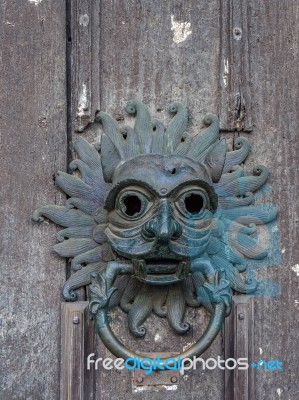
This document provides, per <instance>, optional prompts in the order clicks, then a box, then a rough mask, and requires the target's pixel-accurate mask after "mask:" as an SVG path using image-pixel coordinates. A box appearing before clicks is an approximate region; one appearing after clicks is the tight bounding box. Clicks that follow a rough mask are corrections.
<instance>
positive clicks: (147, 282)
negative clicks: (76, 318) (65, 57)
mask: <svg viewBox="0 0 299 400" xmlns="http://www.w3.org/2000/svg"><path fill="white" fill-rule="evenodd" d="M125 110H126V111H127V112H128V113H129V114H131V115H133V116H135V117H136V121H135V126H134V129H133V128H131V127H129V126H124V127H122V128H120V127H119V126H118V124H117V122H116V121H115V120H114V119H113V118H112V117H111V116H109V115H108V114H106V113H103V112H99V113H98V114H97V115H96V120H97V121H100V122H101V123H102V126H103V132H104V133H103V134H102V137H101V143H99V144H96V145H95V146H93V145H91V144H89V143H88V142H87V141H86V140H84V139H83V138H81V137H79V138H78V139H77V141H76V142H75V145H74V147H75V150H76V152H77V154H78V156H79V159H78V160H74V161H72V162H71V164H70V167H71V169H72V170H79V172H80V174H81V178H78V177H75V176H72V175H69V174H67V173H64V172H59V173H58V176H57V178H56V183H57V185H58V187H60V188H61V189H62V190H63V191H64V192H65V193H66V194H67V195H68V196H70V198H69V199H68V200H67V201H66V205H65V206H55V205H53V206H44V207H41V208H39V209H37V210H36V211H35V212H34V215H33V219H34V220H35V221H42V220H43V218H44V217H46V218H48V219H50V220H51V221H53V222H54V223H56V224H58V225H60V226H62V227H64V228H65V229H63V230H61V231H60V232H59V233H58V235H57V237H58V240H59V241H60V243H59V244H56V245H55V246H54V249H55V251H56V252H57V253H58V254H59V255H60V256H62V257H71V258H72V261H71V265H72V269H73V270H74V271H75V272H74V273H73V275H72V276H71V277H70V278H69V279H68V281H67V282H66V284H65V286H64V289H63V296H64V298H65V299H66V300H70V301H74V300H76V293H75V291H74V290H75V289H77V288H79V287H82V286H89V301H90V312H91V315H92V316H93V319H94V321H95V327H96V330H97V332H98V334H99V335H100V337H101V339H102V340H103V342H104V343H105V345H106V346H107V347H108V348H109V350H110V351H111V352H112V353H114V354H115V355H117V356H118V357H122V358H124V359H127V358H129V357H133V356H139V355H138V354H136V353H134V352H132V351H131V350H129V349H127V348H126V347H125V346H124V345H123V344H122V343H121V342H119V340H118V339H117V338H116V337H115V336H114V334H113V333H112V331H111V330H110V327H109V322H108V318H107V313H108V308H111V307H115V306H117V305H119V306H120V307H121V308H122V310H124V311H125V312H126V313H128V323H129V329H130V331H131V333H132V334H133V335H135V336H139V337H140V336H143V335H144V334H145V328H144V326H143V323H144V322H145V320H146V319H147V317H148V316H149V315H150V314H151V313H152V312H154V313H155V314H157V315H158V316H160V317H166V318H167V320H168V322H169V324H170V326H171V327H172V329H174V331H175V332H177V333H179V334H183V333H185V332H187V331H188V330H189V328H190V325H189V323H187V322H185V321H184V313H185V308H186V306H190V307H204V308H205V309H206V310H208V312H209V313H210V314H211V319H210V323H209V325H208V327H207V329H206V331H205V333H204V334H203V336H202V337H201V338H200V339H199V340H198V341H197V342H196V343H195V344H194V345H193V346H192V347H191V348H189V349H188V350H186V351H185V352H183V353H181V354H180V356H181V358H184V357H192V356H194V355H196V356H198V355H200V354H202V353H203V352H204V351H205V350H206V349H207V348H208V347H209V346H210V344H211V343H212V341H213V340H214V338H215V337H216V336H217V334H218V332H219V330H220V329H221V326H222V323H223V321H224V318H225V316H226V315H228V314H229V313H230V306H231V294H232V291H233V290H234V291H236V292H239V293H246V294H248V293H252V292H254V291H255V289H256V287H257V285H258V282H257V281H256V280H255V279H249V278H248V277H247V280H243V278H242V276H241V272H244V271H246V268H247V261H248V260H249V259H253V260H255V259H262V258H265V257H267V250H266V249H265V247H264V246H262V245H261V244H260V243H259V240H258V238H256V237H255V232H256V230H257V225H261V224H267V223H269V222H271V221H272V220H274V219H275V218H276V209H275V208H274V207H269V206H264V205H252V203H253V201H254V194H253V193H254V192H255V191H257V190H258V189H260V188H261V187H262V186H263V185H264V184H265V182H266V181H267V178H268V170H267V168H266V167H264V166H262V165H258V166H256V167H255V168H254V170H253V174H252V175H245V172H244V168H243V167H242V166H240V164H242V163H243V162H244V160H245V159H246V157H247V155H248V153H249V150H250V145H249V142H248V141H247V140H246V139H245V138H237V139H236V140H235V142H234V148H235V150H233V151H228V149H227V145H226V141H225V140H224V139H222V140H220V138H219V121H218V118H217V116H216V115H214V114H210V115H208V116H207V117H206V118H205V119H204V121H203V122H204V124H205V125H206V129H204V130H203V131H202V132H200V133H199V134H197V135H196V136H192V135H190V134H189V133H188V112H187V109H186V107H185V106H183V105H182V104H181V103H179V102H174V103H172V104H171V106H170V111H171V112H172V113H174V114H175V115H174V117H173V119H172V120H171V122H170V123H169V125H168V127H167V129H166V130H165V129H164V126H163V125H162V123H161V122H159V121H154V122H153V121H152V119H151V116H150V113H149V111H148V109H147V108H146V107H145V106H144V105H143V104H142V103H141V102H139V101H130V102H128V104H127V106H126V108H125ZM139 357H140V358H142V356H139Z"/></svg>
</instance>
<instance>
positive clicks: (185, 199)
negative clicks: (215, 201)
mask: <svg viewBox="0 0 299 400" xmlns="http://www.w3.org/2000/svg"><path fill="white" fill-rule="evenodd" d="M177 205H178V208H179V210H180V211H181V212H182V213H183V214H184V215H185V216H186V217H188V218H200V217H201V216H202V214H203V212H204V211H205V210H206V209H209V208H210V202H209V198H208V196H207V193H206V192H204V191H201V190H200V189H191V190H188V191H184V192H183V193H181V194H180V195H179V197H178V199H177Z"/></svg>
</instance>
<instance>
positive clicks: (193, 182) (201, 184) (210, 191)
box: [104, 179, 218, 210]
mask: <svg viewBox="0 0 299 400" xmlns="http://www.w3.org/2000/svg"><path fill="white" fill-rule="evenodd" d="M134 184H138V185H140V184H142V186H143V187H145V188H146V189H147V190H148V191H149V192H150V193H151V194H152V195H153V196H157V197H160V198H165V197H169V196H172V195H174V194H176V193H177V192H179V191H180V190H181V189H182V188H184V187H187V186H191V185H198V187H199V188H201V189H204V190H206V192H207V193H208V195H209V197H210V201H211V206H212V208H213V209H214V208H217V203H218V197H217V195H216V193H215V191H214V189H213V188H212V187H211V186H210V185H209V184H208V183H207V182H205V181H202V180H200V179H194V180H189V181H188V182H182V183H180V184H178V185H177V186H175V187H174V188H173V189H171V190H170V191H166V192H164V191H162V190H163V189H164V188H161V189H160V191H157V190H156V189H154V188H153V187H152V186H151V185H149V184H148V183H147V182H145V181H143V180H141V179H140V180H137V179H126V180H123V181H121V182H119V183H117V184H116V185H115V186H114V187H113V188H112V189H111V190H110V192H109V193H108V196H107V198H106V200H105V203H104V208H105V209H106V210H111V209H112V208H113V207H114V202H115V198H116V195H117V194H118V192H119V191H120V190H121V189H123V188H125V187H127V186H129V185H134Z"/></svg>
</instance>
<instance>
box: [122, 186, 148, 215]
mask: <svg viewBox="0 0 299 400" xmlns="http://www.w3.org/2000/svg"><path fill="white" fill-rule="evenodd" d="M115 206H116V211H118V213H119V214H120V215H121V216H122V217H125V218H127V219H138V218H141V217H142V216H143V215H144V214H145V212H146V211H147V210H148V208H149V206H150V199H149V198H147V196H146V195H145V194H144V193H141V192H139V191H133V190H126V191H123V192H121V193H120V194H119V195H118V196H117V199H116V205H115Z"/></svg>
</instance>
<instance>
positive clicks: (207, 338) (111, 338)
mask: <svg viewBox="0 0 299 400" xmlns="http://www.w3.org/2000/svg"><path fill="white" fill-rule="evenodd" d="M107 309H108V308H107V307H104V308H99V309H98V312H97V314H96V315H95V317H94V320H95V329H96V332H97V333H98V335H99V336H100V338H101V340H102V342H103V343H104V345H105V346H106V347H107V349H108V350H110V351H111V353H112V354H114V355H115V356H117V357H119V358H123V359H124V360H126V359H128V358H133V357H138V358H140V359H143V358H144V356H142V355H141V354H138V353H136V352H134V351H132V350H130V349H128V348H127V347H126V346H125V345H124V344H123V343H121V342H120V340H119V339H118V338H117V337H116V336H115V335H114V333H113V332H112V330H111V328H110V326H109V321H108V315H107ZM224 318H225V304H224V303H217V304H216V305H215V310H214V313H213V314H212V315H211V318H210V321H209V325H208V326H207V328H206V330H205V332H204V334H203V335H202V336H201V337H200V339H199V340H198V341H197V342H196V343H195V344H194V345H193V346H191V347H190V348H189V349H187V350H185V351H183V352H182V353H180V354H179V355H177V356H176V357H172V358H173V359H174V360H175V361H172V360H169V361H168V362H167V366H170V367H171V366H174V363H175V362H177V361H178V357H179V356H180V358H181V360H182V359H184V358H192V357H194V356H196V357H198V356H200V355H201V354H202V353H203V352H204V351H205V350H207V348H208V347H209V346H210V345H211V344H212V342H213V341H214V339H215V338H216V336H217V335H218V333H219V331H220V329H221V326H222V323H223V321H224ZM146 358H147V359H150V360H151V361H153V359H152V358H150V357H146ZM165 361H166V359H162V358H161V360H160V366H161V369H163V368H165ZM129 364H132V362H131V360H130V361H129ZM144 365H145V366H147V365H149V361H147V360H144ZM154 369H155V368H154Z"/></svg>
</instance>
